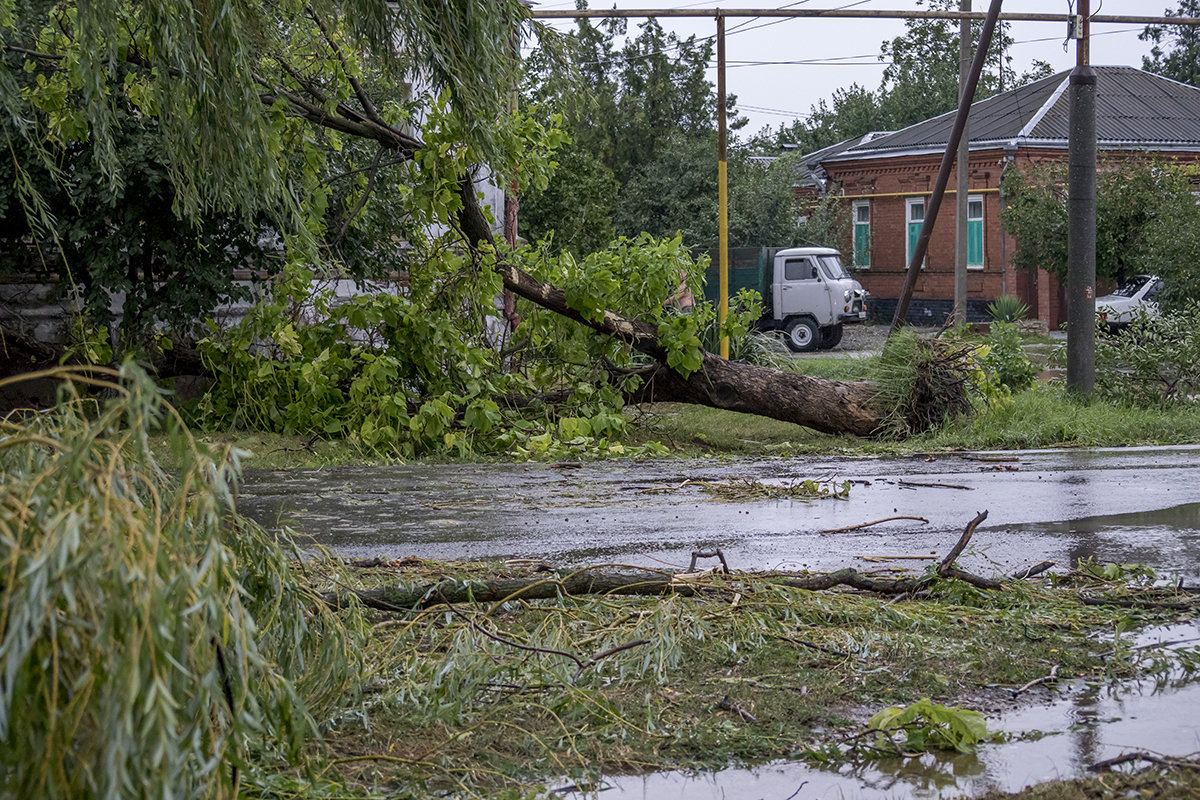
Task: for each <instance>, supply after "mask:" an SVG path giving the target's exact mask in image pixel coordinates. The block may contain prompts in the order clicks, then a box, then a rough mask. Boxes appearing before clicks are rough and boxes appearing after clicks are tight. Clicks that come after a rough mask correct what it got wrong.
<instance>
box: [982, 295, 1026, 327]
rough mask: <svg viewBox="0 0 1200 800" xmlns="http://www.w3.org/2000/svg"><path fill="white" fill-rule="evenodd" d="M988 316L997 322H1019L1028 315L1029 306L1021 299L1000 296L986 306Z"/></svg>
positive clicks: (1012, 296)
mask: <svg viewBox="0 0 1200 800" xmlns="http://www.w3.org/2000/svg"><path fill="white" fill-rule="evenodd" d="M987 312H988V316H990V317H991V318H992V319H993V320H995V321H997V322H1020V321H1021V320H1023V319H1025V317H1026V316H1028V314H1029V306H1027V305H1025V304H1024V303H1022V302H1021V298H1019V297H1017V296H1015V295H1011V294H1002V295H1000V296H999V297H997V298H996V299H995V300H993V301H992V302H990V303H988V305H987Z"/></svg>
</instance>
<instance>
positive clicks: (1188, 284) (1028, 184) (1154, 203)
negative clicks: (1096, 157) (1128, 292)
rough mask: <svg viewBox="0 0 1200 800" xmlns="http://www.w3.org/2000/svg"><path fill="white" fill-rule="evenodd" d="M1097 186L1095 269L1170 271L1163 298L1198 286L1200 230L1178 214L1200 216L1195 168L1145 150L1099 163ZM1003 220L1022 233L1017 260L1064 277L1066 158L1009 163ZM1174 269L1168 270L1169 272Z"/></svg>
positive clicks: (1116, 274)
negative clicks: (1142, 154) (1060, 161)
mask: <svg viewBox="0 0 1200 800" xmlns="http://www.w3.org/2000/svg"><path fill="white" fill-rule="evenodd" d="M1096 182H1097V191H1096V275H1097V276H1098V277H1100V278H1108V279H1114V280H1121V279H1123V278H1125V277H1127V276H1129V275H1131V274H1137V273H1138V272H1149V273H1153V274H1157V275H1159V276H1160V277H1164V278H1168V287H1167V289H1166V290H1165V291H1164V301H1165V302H1167V303H1168V304H1169V303H1171V302H1179V301H1181V300H1183V299H1185V298H1187V297H1192V296H1197V295H1195V294H1194V293H1195V292H1200V274H1198V273H1197V272H1196V270H1195V266H1194V265H1195V263H1196V256H1197V255H1200V238H1197V235H1196V234H1195V232H1194V230H1193V229H1192V226H1190V225H1185V224H1180V222H1181V220H1180V216H1181V215H1182V216H1183V217H1184V218H1186V219H1190V218H1192V217H1196V218H1197V219H1200V212H1197V211H1196V203H1195V198H1194V197H1193V196H1192V194H1191V191H1192V170H1191V169H1190V168H1189V167H1186V166H1180V165H1174V164H1170V163H1167V162H1164V161H1160V160H1154V159H1149V158H1144V157H1131V158H1126V159H1121V160H1117V161H1112V162H1106V163H1104V164H1102V165H1101V168H1100V170H1099V172H1098V174H1097V178H1096ZM1004 195H1005V207H1004V209H1003V210H1002V212H1001V215H1002V218H1003V220H1004V224H1005V225H1006V226H1007V227H1008V229H1009V230H1010V231H1011V232H1012V234H1013V236H1014V237H1015V238H1016V239H1017V242H1018V244H1017V250H1016V252H1014V253H1013V261H1014V263H1015V264H1016V265H1017V266H1018V267H1021V268H1024V269H1044V270H1046V271H1047V272H1050V273H1052V274H1054V275H1058V276H1059V277H1060V278H1063V279H1065V277H1066V268H1067V249H1066V248H1067V245H1066V243H1067V202H1068V197H1067V181H1066V166H1065V165H1063V164H1041V165H1033V166H1029V167H1025V168H1022V169H1010V170H1006V171H1005V174H1004ZM1168 276H1169V277H1168Z"/></svg>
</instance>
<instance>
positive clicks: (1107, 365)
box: [1096, 301, 1200, 408]
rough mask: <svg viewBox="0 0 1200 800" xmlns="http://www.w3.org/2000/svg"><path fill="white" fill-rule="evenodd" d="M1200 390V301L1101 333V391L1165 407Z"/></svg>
mask: <svg viewBox="0 0 1200 800" xmlns="http://www.w3.org/2000/svg"><path fill="white" fill-rule="evenodd" d="M1198 391H1200V303H1197V302H1195V301H1192V302H1189V303H1187V304H1186V305H1185V306H1184V307H1183V309H1182V310H1179V311H1175V312H1170V313H1166V314H1162V315H1160V316H1155V317H1150V316H1148V315H1146V314H1145V313H1142V314H1139V315H1138V316H1137V317H1135V318H1134V320H1133V322H1132V323H1130V324H1129V325H1128V326H1126V328H1125V329H1124V330H1122V331H1121V332H1120V333H1118V334H1117V335H1115V336H1107V335H1104V333H1099V334H1098V335H1097V337H1096V392H1097V394H1099V395H1100V396H1102V397H1107V398H1110V399H1112V400H1116V401H1118V402H1121V403H1127V404H1129V405H1134V406H1148V407H1159V408H1163V407H1166V406H1169V405H1175V404H1180V403H1187V402H1190V399H1191V397H1192V396H1193V395H1194V394H1195V393H1196V392H1198Z"/></svg>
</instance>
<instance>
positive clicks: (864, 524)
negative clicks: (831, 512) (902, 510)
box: [817, 514, 929, 533]
mask: <svg viewBox="0 0 1200 800" xmlns="http://www.w3.org/2000/svg"><path fill="white" fill-rule="evenodd" d="M898 519H911V520H915V521H917V522H924V523H926V524H928V523H929V520H927V519H925V518H924V517H908V516H904V515H903V514H901V515H900V516H897V517H884V518H883V519H877V520H875V521H874V522H862V523H859V524H858V525H847V526H846V527H844V528H826V529H825V530H820V531H817V533H845V532H846V531H856V530H858V529H859V528H869V527H871V526H872V525H879V524H880V523H883V522H892V521H894V520H898Z"/></svg>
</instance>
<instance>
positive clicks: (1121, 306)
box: [1096, 275, 1163, 330]
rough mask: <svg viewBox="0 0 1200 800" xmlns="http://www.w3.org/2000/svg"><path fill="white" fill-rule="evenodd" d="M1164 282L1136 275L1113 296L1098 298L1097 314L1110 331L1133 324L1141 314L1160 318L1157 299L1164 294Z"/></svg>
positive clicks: (1118, 288) (1154, 277)
mask: <svg viewBox="0 0 1200 800" xmlns="http://www.w3.org/2000/svg"><path fill="white" fill-rule="evenodd" d="M1162 288H1163V281H1162V279H1161V278H1159V277H1158V276H1157V275H1134V276H1133V277H1132V278H1129V279H1128V280H1127V281H1125V282H1124V283H1122V284H1121V285H1120V286H1118V287H1117V288H1116V289H1114V290H1113V293H1112V294H1106V295H1104V297H1097V298H1096V313H1097V314H1098V315H1099V316H1100V322H1102V323H1104V324H1106V325H1108V327H1109V329H1110V330H1117V329H1119V328H1122V327H1124V326H1126V325H1128V324H1129V323H1130V322H1133V320H1134V318H1135V317H1137V315H1138V313H1139V312H1145V313H1146V314H1147V315H1148V316H1151V317H1156V316H1158V303H1157V302H1156V298H1157V297H1158V295H1159V293H1160V292H1162Z"/></svg>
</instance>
